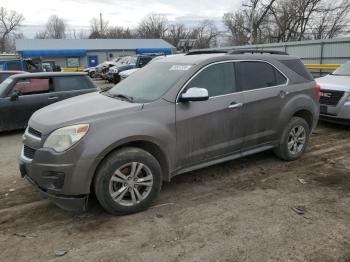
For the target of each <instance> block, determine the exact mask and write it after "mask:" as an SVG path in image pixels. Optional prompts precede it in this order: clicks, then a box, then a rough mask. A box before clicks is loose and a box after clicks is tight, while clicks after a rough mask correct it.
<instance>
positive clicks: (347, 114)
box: [320, 100, 350, 125]
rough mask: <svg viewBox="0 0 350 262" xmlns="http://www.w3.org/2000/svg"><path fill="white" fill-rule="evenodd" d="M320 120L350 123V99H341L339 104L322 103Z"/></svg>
mask: <svg viewBox="0 0 350 262" xmlns="http://www.w3.org/2000/svg"><path fill="white" fill-rule="evenodd" d="M320 120H323V121H327V122H332V123H337V124H345V125H350V101H347V100H346V101H340V102H339V103H338V105H337V106H329V105H321V112H320Z"/></svg>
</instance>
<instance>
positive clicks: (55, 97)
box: [48, 96, 58, 100]
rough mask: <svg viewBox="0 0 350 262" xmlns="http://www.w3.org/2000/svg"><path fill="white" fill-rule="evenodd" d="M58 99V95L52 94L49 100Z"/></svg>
mask: <svg viewBox="0 0 350 262" xmlns="http://www.w3.org/2000/svg"><path fill="white" fill-rule="evenodd" d="M57 99H58V96H51V97H49V98H48V100H57Z"/></svg>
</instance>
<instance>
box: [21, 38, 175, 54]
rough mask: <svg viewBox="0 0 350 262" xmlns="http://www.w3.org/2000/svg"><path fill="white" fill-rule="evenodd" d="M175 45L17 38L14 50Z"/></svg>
mask: <svg viewBox="0 0 350 262" xmlns="http://www.w3.org/2000/svg"><path fill="white" fill-rule="evenodd" d="M138 48H171V49H175V47H174V46H173V45H171V44H169V43H168V42H166V41H164V40H163V39H18V40H16V50H17V51H18V52H20V51H24V50H64V49H69V50H72V49H83V50H135V49H138Z"/></svg>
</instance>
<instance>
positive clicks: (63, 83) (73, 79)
mask: <svg viewBox="0 0 350 262" xmlns="http://www.w3.org/2000/svg"><path fill="white" fill-rule="evenodd" d="M88 88H91V87H90V85H88V84H87V82H86V79H85V77H84V76H60V77H56V78H55V91H56V92H61V91H72V90H81V89H88Z"/></svg>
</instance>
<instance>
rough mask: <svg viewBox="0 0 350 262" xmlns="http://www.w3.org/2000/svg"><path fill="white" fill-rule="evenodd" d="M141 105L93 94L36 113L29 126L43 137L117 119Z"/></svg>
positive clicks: (77, 97) (53, 105)
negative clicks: (70, 128) (69, 127)
mask: <svg viewBox="0 0 350 262" xmlns="http://www.w3.org/2000/svg"><path fill="white" fill-rule="evenodd" d="M142 105H143V104H138V103H129V102H127V101H122V100H119V99H116V98H111V97H108V96H105V95H102V94H100V93H98V92H94V93H90V94H86V95H81V96H76V97H73V98H70V99H67V100H64V101H61V102H58V103H55V104H52V105H49V106H47V107H44V108H42V109H40V110H38V111H36V112H35V113H34V114H33V115H32V117H31V118H30V120H29V126H31V127H32V128H34V129H37V130H38V131H40V132H41V133H43V134H44V135H45V134H48V133H51V132H52V131H53V130H55V129H57V128H60V127H64V126H68V125H74V124H79V123H92V122H97V121H103V120H105V119H109V118H118V116H120V115H125V114H128V113H131V112H135V111H137V110H141V109H142Z"/></svg>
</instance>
